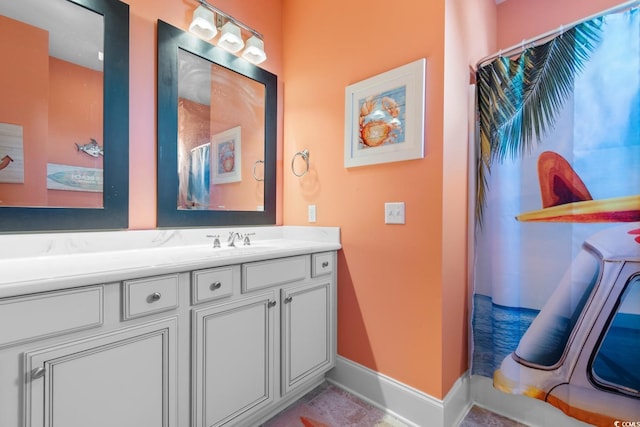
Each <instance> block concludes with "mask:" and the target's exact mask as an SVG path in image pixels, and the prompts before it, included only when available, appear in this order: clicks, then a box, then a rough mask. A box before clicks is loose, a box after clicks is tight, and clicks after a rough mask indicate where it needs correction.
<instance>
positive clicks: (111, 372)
mask: <svg viewBox="0 0 640 427" xmlns="http://www.w3.org/2000/svg"><path fill="white" fill-rule="evenodd" d="M176 322H177V321H176V319H175V318H172V319H168V320H164V321H159V322H153V323H147V324H144V325H142V326H139V327H133V328H128V329H124V330H120V331H118V332H115V333H110V334H104V335H100V336H97V337H94V338H89V339H84V340H80V341H75V342H71V343H68V344H64V345H58V346H55V347H50V348H46V349H42V350H37V351H31V352H27V353H25V369H26V373H25V374H26V378H28V379H27V384H26V387H25V409H26V411H25V418H26V423H25V425H27V426H32V427H36V426H37V427H42V426H45V427H87V426H91V427H114V426H118V427H172V426H175V427H177V425H176V422H175V417H176V411H175V409H176V406H175V402H176V396H175V392H174V390H175V372H176V367H175V363H176V344H175V335H176V334H175V331H176Z"/></svg>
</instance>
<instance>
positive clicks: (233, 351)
mask: <svg viewBox="0 0 640 427" xmlns="http://www.w3.org/2000/svg"><path fill="white" fill-rule="evenodd" d="M231 232H234V233H239V234H241V235H243V236H246V235H248V236H249V238H250V242H251V244H250V245H248V246H244V244H243V241H242V240H239V241H237V242H236V243H235V247H228V246H227V245H226V237H227V235H228V234H230V233H231ZM213 234H215V235H219V236H220V237H219V239H220V241H221V247H219V248H214V247H213V241H212V238H210V237H208V235H213ZM0 243H1V245H0V254H1V255H2V257H1V258H0V271H2V274H1V275H0V366H1V367H2V369H0V405H1V406H0V408H1V409H0V425H2V426H3V427H22V426H29V427H32V426H34V427H35V426H38V427H40V426H43V425H44V426H47V427H49V426H52V427H53V426H58V427H60V426H63V427H76V426H77V427H86V426H92V427H101V426H105V427H106V426H109V427H112V426H119V427H127V426H130V427H146V426H149V427H159V426H163V427H165V426H166V427H184V426H197V427H204V426H206V427H211V426H222V425H228V426H231V425H246V426H248V425H259V423H260V422H262V421H265V420H266V419H268V418H269V417H271V416H272V415H274V414H275V413H277V412H279V411H280V410H282V409H283V408H285V407H286V406H287V405H289V404H291V403H292V402H293V401H295V400H296V399H297V398H299V397H300V396H301V395H303V394H304V393H306V392H308V391H309V390H311V389H312V388H314V387H315V386H317V385H318V384H319V383H321V382H322V381H323V379H324V374H325V373H326V372H327V371H328V370H329V369H331V368H332V367H333V365H334V363H335V356H336V285H337V284H336V272H337V265H336V262H337V251H338V250H339V249H340V237H339V229H337V228H323V227H252V228H245V229H242V228H236V229H233V230H229V229H218V228H216V229H184V230H150V231H115V232H94V233H66V234H53V235H52V234H29V235H24V234H23V235H3V236H0Z"/></svg>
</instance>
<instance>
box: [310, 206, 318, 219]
mask: <svg viewBox="0 0 640 427" xmlns="http://www.w3.org/2000/svg"><path fill="white" fill-rule="evenodd" d="M309 222H316V205H309Z"/></svg>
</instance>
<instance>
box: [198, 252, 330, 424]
mask: <svg viewBox="0 0 640 427" xmlns="http://www.w3.org/2000/svg"><path fill="white" fill-rule="evenodd" d="M316 257H322V258H323V259H325V261H324V262H325V263H330V265H331V266H332V267H333V266H334V264H335V252H328V253H322V254H311V255H302V256H294V257H285V258H277V259H271V260H264V261H257V262H250V263H244V264H242V265H241V272H240V271H239V270H238V271H237V274H234V275H233V278H231V281H232V285H231V286H225V283H224V282H222V283H220V284H218V283H217V282H216V281H213V282H211V283H210V284H208V283H200V281H199V280H197V279H195V280H194V281H193V282H192V288H193V290H194V292H195V291H197V290H200V289H212V288H216V289H223V288H226V289H231V292H221V293H222V294H224V295H225V297H224V298H222V299H220V298H218V299H216V300H214V301H209V303H208V304H201V305H196V306H195V307H194V308H193V310H192V311H193V313H192V324H193V340H192V346H193V348H192V351H193V363H194V369H193V379H192V384H193V393H192V394H193V396H194V401H193V419H194V420H195V426H196V427H217V426H226V425H228V426H235V425H257V424H258V423H259V422H261V421H264V419H265V418H268V416H269V415H270V414H273V413H274V412H277V411H278V410H281V409H283V407H284V406H286V405H287V404H288V403H290V402H292V401H293V400H294V399H295V398H297V397H300V395H302V394H303V393H304V392H306V391H308V390H309V389H310V388H313V386H315V385H317V384H318V383H319V382H321V381H322V379H323V375H324V373H325V372H327V371H328V370H329V369H331V368H332V367H333V366H334V364H335V351H336V347H335V339H336V334H335V325H336V323H335V322H336V304H335V277H334V271H333V269H332V268H326V266H325V268H324V270H323V271H322V272H318V275H317V277H312V276H314V275H315V273H314V274H312V267H311V266H312V265H313V262H314V261H315V260H316ZM313 270H314V271H315V269H313ZM234 273H236V271H235V270H234ZM213 274H215V271H209V272H194V274H193V275H192V277H194V278H196V277H207V276H209V275H213ZM209 281H211V280H209ZM239 282H241V285H239ZM196 300H198V301H199V300H201V298H194V302H195V301H196ZM298 390H299V393H297V394H296V393H294V391H298Z"/></svg>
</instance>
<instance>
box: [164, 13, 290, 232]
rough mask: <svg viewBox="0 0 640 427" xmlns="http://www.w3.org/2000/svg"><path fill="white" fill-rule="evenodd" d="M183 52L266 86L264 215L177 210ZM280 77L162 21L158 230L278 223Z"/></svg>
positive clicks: (256, 212)
mask: <svg viewBox="0 0 640 427" xmlns="http://www.w3.org/2000/svg"><path fill="white" fill-rule="evenodd" d="M179 49H182V50H184V51H187V52H190V53H192V54H194V55H197V56H199V57H201V58H203V59H206V60H208V61H210V62H212V63H215V64H217V65H219V66H221V67H224V68H226V69H229V70H231V71H234V72H236V73H238V74H241V75H243V76H245V77H248V78H250V79H252V80H255V81H257V82H260V83H262V84H264V85H265V89H266V91H265V92H266V95H265V142H264V143H265V159H264V161H265V171H264V211H218V210H188V209H178V187H179V177H178V51H179ZM276 121H277V77H276V76H275V75H274V74H272V73H270V72H268V71H265V70H263V69H262V68H259V67H257V66H255V65H253V64H251V63H249V62H248V61H246V60H244V59H242V58H239V57H237V56H235V55H233V54H231V53H229V52H227V51H225V50H223V49H221V48H218V47H216V46H214V45H212V44H210V43H208V42H206V41H204V40H201V39H199V38H198V37H196V36H194V35H192V34H189V33H188V32H185V31H183V30H181V29H178V28H175V27H173V26H171V25H170V24H167V23H166V22H163V21H160V20H158V212H157V221H158V223H157V225H158V227H205V226H208V227H217V226H229V225H268V224H275V220H276V149H277V148H276Z"/></svg>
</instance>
